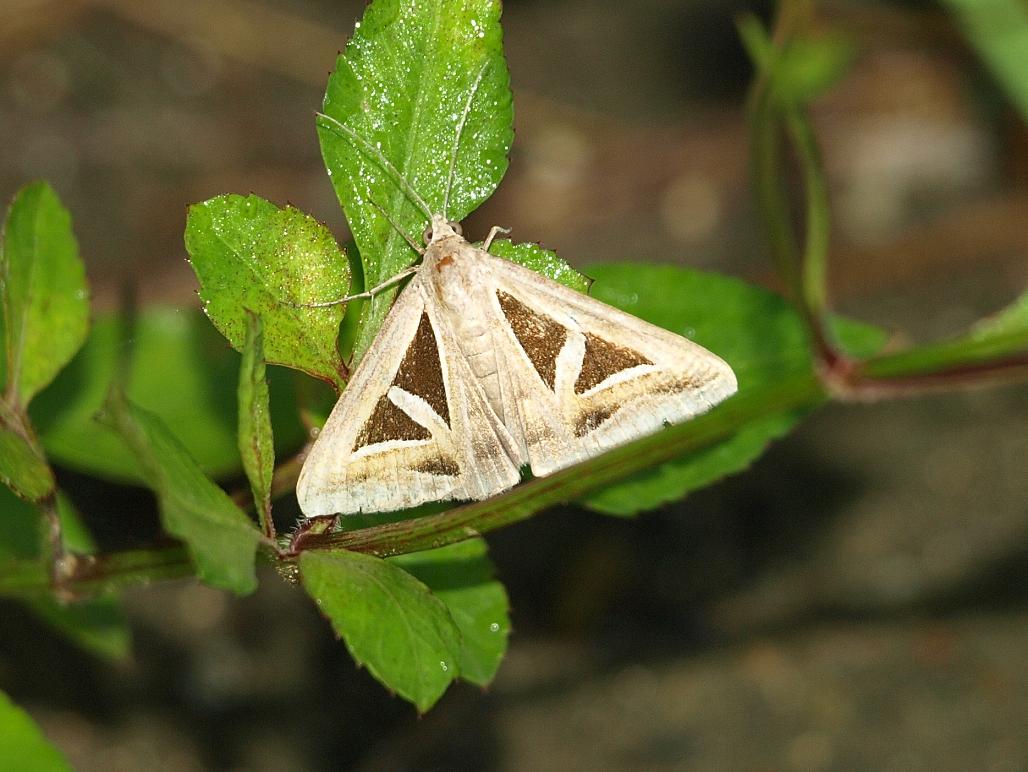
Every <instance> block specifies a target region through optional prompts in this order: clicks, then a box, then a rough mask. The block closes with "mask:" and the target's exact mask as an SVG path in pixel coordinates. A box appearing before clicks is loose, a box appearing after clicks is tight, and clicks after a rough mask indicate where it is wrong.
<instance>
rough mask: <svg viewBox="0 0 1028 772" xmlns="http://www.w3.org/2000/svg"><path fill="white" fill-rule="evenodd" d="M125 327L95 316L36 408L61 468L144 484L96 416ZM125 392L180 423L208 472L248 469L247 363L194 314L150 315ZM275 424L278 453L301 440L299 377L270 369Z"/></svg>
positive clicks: (183, 437)
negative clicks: (243, 405) (241, 438)
mask: <svg viewBox="0 0 1028 772" xmlns="http://www.w3.org/2000/svg"><path fill="white" fill-rule="evenodd" d="M120 341H121V338H120V333H119V329H118V321H117V319H115V318H114V317H113V316H101V317H100V318H99V319H97V321H96V324H95V325H94V326H93V330H92V332H91V333H90V336H89V340H88V341H87V342H86V345H85V346H84V347H83V349H82V351H80V352H79V354H78V356H76V357H75V359H74V360H72V362H71V364H70V365H69V366H68V367H66V368H65V369H64V371H63V372H61V374H60V375H58V376H57V379H56V380H55V381H54V383H53V384H52V385H51V386H50V388H48V389H46V390H44V391H43V392H42V393H41V394H40V395H39V397H38V398H37V399H36V400H35V401H34V402H33V405H32V407H31V409H30V413H31V415H32V419H33V422H34V423H35V425H36V427H37V429H38V431H39V434H40V439H41V441H42V443H43V446H44V447H45V448H46V451H47V454H48V455H49V456H50V458H52V459H53V460H54V461H55V462H57V463H59V464H62V465H64V466H68V467H71V468H74V469H78V470H80V471H83V472H86V473H89V474H94V475H100V476H102V477H109V478H113V479H115V480H119V481H132V482H140V481H142V480H143V476H142V473H141V471H140V466H139V461H138V458H137V457H136V456H135V454H134V453H132V452H131V451H130V450H129V449H128V448H126V447H125V445H124V443H123V442H122V441H121V440H120V439H119V438H118V437H117V435H116V434H115V433H114V432H112V431H110V430H108V429H107V428H106V427H104V426H102V425H100V424H98V423H97V422H96V421H95V420H94V419H93V417H94V416H95V415H96V414H97V413H98V412H99V411H100V409H101V407H102V406H103V401H104V397H105V396H106V394H107V390H108V388H109V386H110V383H111V378H112V376H113V375H114V371H115V363H116V360H117V357H118V352H119V346H120ZM132 346H133V353H132V366H131V372H130V374H129V383H128V396H129V398H130V399H131V400H132V401H133V402H135V403H136V404H138V405H140V406H142V407H145V408H146V409H148V410H150V411H152V412H154V413H156V414H157V415H158V416H160V417H161V419H162V420H163V421H164V423H165V424H166V425H168V426H170V427H174V433H175V436H176V437H178V439H179V440H180V441H181V442H182V444H183V445H185V446H186V447H187V448H188V449H189V452H190V453H191V454H192V455H193V457H194V458H195V459H196V460H197V462H198V463H199V464H200V466H201V468H202V469H203V470H204V472H205V473H207V474H209V475H211V476H213V477H222V476H226V475H230V474H238V473H239V471H240V470H241V468H242V467H241V462H240V457H239V447H238V442H237V435H236V428H237V427H236V418H237V416H238V408H237V405H236V387H237V384H238V373H239V363H240V357H239V355H238V354H236V353H235V352H234V351H233V350H232V349H231V348H230V347H229V346H228V345H227V344H226V343H225V340H224V338H222V337H221V336H220V335H218V333H217V332H216V331H215V330H214V329H213V328H212V327H211V325H210V323H209V322H208V321H207V320H206V319H204V318H203V315H202V314H200V313H199V312H197V311H193V310H176V309H171V308H162V307H157V306H155V307H149V308H146V309H143V310H142V311H141V312H140V314H139V317H138V318H137V320H136V325H135V337H134V340H133V341H132ZM267 375H268V381H269V386H270V389H271V395H272V399H271V405H272V412H271V419H272V424H273V426H274V431H275V438H276V440H277V441H278V443H279V445H278V449H279V452H280V453H283V454H285V453H287V452H291V451H294V450H295V449H296V448H299V447H300V445H301V444H302V443H303V441H304V434H303V430H302V428H301V427H300V425H299V423H298V421H297V417H296V410H295V407H294V405H295V404H296V397H295V388H294V382H293V381H294V377H293V374H292V373H290V372H289V371H288V370H283V369H281V368H270V369H269V370H268V373H267Z"/></svg>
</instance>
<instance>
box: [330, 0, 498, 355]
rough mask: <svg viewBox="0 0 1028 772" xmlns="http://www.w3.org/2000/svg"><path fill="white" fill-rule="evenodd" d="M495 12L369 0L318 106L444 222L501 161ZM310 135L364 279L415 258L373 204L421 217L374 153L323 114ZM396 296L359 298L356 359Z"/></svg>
mask: <svg viewBox="0 0 1028 772" xmlns="http://www.w3.org/2000/svg"><path fill="white" fill-rule="evenodd" d="M499 20H500V3H499V0H468V1H467V2H464V3H460V4H454V3H450V2H445V0H424V2H418V3H410V2H406V0H375V2H373V3H371V4H370V5H369V6H368V8H367V10H366V11H365V13H364V18H363V19H362V20H361V22H360V24H359V26H358V28H357V30H356V32H355V33H354V35H353V38H352V39H351V40H350V42H349V43H348V44H347V46H346V50H345V51H344V52H343V53H341V54H340V55H339V58H338V60H337V61H336V69H335V72H333V73H332V76H331V77H330V78H329V82H328V89H327V91H326V93H325V101H324V106H323V109H324V112H325V114H326V115H328V116H329V117H330V118H331V119H333V120H334V121H338V122H339V123H342V124H343V125H345V126H346V127H348V128H349V129H350V130H352V131H353V132H355V133H356V134H357V135H358V136H359V137H361V138H362V139H363V140H364V141H365V142H367V143H369V144H370V145H371V146H373V147H374V148H376V149H377V150H378V151H380V152H381V154H382V155H384V156H385V158H387V159H388V160H389V161H390V163H391V164H392V166H393V167H395V168H396V169H397V170H398V171H399V173H400V174H401V175H403V177H404V178H406V179H407V180H408V182H409V183H410V185H411V186H412V187H413V189H414V190H416V191H417V193H418V194H419V195H420V196H421V198H422V199H423V200H424V201H425V202H426V203H427V205H428V207H429V208H430V209H431V210H432V212H442V211H443V209H444V208H445V209H446V212H445V214H446V215H447V217H449V218H450V219H451V220H461V219H462V218H464V217H465V216H467V215H468V214H469V213H470V212H471V211H473V210H474V209H475V208H476V207H478V206H479V204H481V203H482V202H483V201H484V200H485V199H486V198H488V197H489V195H490V194H491V193H492V192H493V190H494V189H495V188H496V186H497V185H498V184H499V182H500V179H501V178H502V177H503V174H504V172H505V171H506V169H507V152H508V151H509V149H510V145H511V141H512V140H513V108H512V104H511V94H510V89H509V86H508V74H507V65H506V62H505V61H504V58H503V48H502V33H501V30H500V24H499ZM469 100H470V112H467V110H466V108H467V105H468V104H469ZM465 115H466V121H465ZM462 121H465V122H464V123H463V126H462ZM462 128H463V130H462ZM458 133H459V134H460V143H459V145H458V144H457V142H456V140H457V137H458ZM318 136H319V137H320V138H321V151H322V155H323V156H324V159H325V166H326V167H327V169H328V173H329V175H331V177H332V184H333V185H334V186H335V190H336V195H337V196H338V197H339V201H340V203H341V204H342V206H343V210H344V211H345V213H346V219H347V222H348V223H349V224H350V230H351V232H352V233H353V237H354V240H355V241H356V242H357V246H358V248H359V250H360V255H361V260H362V261H363V267H364V283H365V286H366V287H373V286H375V285H377V284H379V283H381V282H382V281H384V280H386V279H389V278H391V277H392V276H395V275H396V274H397V273H399V272H400V271H401V270H402V269H404V268H406V267H407V266H408V265H410V264H411V263H412V262H414V260H415V259H416V258H417V255H416V254H415V253H414V251H413V250H411V248H410V247H409V246H408V245H407V243H406V242H405V241H404V239H403V237H401V236H400V235H399V234H398V233H397V232H396V230H395V228H394V227H393V226H392V225H391V224H390V223H389V221H388V219H387V218H386V217H385V216H383V214H382V213H381V211H379V209H378V208H376V207H381V209H383V210H385V211H386V212H388V213H389V215H390V217H391V218H392V219H393V220H394V221H395V222H396V223H397V224H398V225H399V226H400V227H401V228H403V229H404V230H405V231H406V232H407V234H408V235H410V236H411V237H412V238H414V239H419V238H420V236H421V233H422V230H423V229H424V228H425V226H426V225H427V223H428V220H427V217H426V215H425V213H424V212H422V211H420V209H419V208H418V207H417V206H415V204H414V203H413V202H411V200H410V196H409V195H408V194H407V193H406V192H405V191H404V190H403V189H402V188H401V187H400V186H399V185H398V184H397V182H396V180H395V178H394V176H393V175H392V174H391V173H390V172H389V171H387V170H386V169H384V168H383V166H382V164H381V163H380V161H379V160H377V159H376V158H375V157H374V154H372V153H369V152H368V150H367V149H366V148H365V147H363V146H361V144H359V143H357V142H355V140H354V139H352V138H351V137H350V136H349V135H347V134H346V133H345V132H344V131H342V130H341V129H339V127H338V126H337V125H334V123H333V121H332V120H325V119H324V118H321V119H319V120H318ZM455 147H456V149H457V152H456V163H455V164H454V165H453V166H454V175H453V185H452V190H451V191H450V195H449V200H448V201H446V186H447V178H448V176H449V171H450V167H451V159H452V158H453V154H454V148H455ZM444 204H445V207H444ZM394 295H395V291H384V292H382V293H380V294H379V295H376V297H375V298H374V299H373V300H372V301H371V302H370V303H368V305H367V306H366V307H365V315H364V324H363V327H362V329H361V331H360V333H359V336H358V339H357V342H356V344H355V347H354V353H355V357H356V359H359V358H360V357H361V356H362V355H363V353H364V351H366V350H367V348H368V346H369V345H370V343H371V341H372V340H373V339H374V337H375V335H376V333H377V332H378V328H379V327H380V326H381V323H382V320H383V319H384V318H385V314H386V312H387V311H388V310H389V306H390V304H391V303H392V299H393V297H394Z"/></svg>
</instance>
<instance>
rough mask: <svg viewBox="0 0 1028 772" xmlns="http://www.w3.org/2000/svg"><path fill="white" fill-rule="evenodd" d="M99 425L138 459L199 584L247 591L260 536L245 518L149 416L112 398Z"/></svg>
mask: <svg viewBox="0 0 1028 772" xmlns="http://www.w3.org/2000/svg"><path fill="white" fill-rule="evenodd" d="M104 421H105V422H106V423H108V424H109V425H110V426H111V427H113V428H114V429H115V430H116V431H117V432H118V433H119V434H120V435H121V437H122V438H123V439H124V440H125V443H126V444H127V445H128V446H129V448H130V449H131V450H132V452H133V453H135V454H136V456H137V457H138V458H139V462H140V466H141V467H142V469H143V473H144V475H145V476H146V478H147V484H148V485H149V486H150V487H151V488H152V489H153V490H154V492H155V493H156V494H157V499H158V501H159V503H160V509H161V521H162V522H163V524H164V528H165V530H167V532H168V533H170V534H171V535H172V536H176V537H178V538H179V539H181V540H182V541H183V542H185V544H186V547H187V548H188V550H189V554H190V557H191V558H192V560H193V562H194V564H195V565H196V572H197V576H198V577H199V578H200V580H201V581H203V582H205V583H206V584H209V585H211V586H212V587H220V588H222V589H225V590H231V591H232V592H234V593H236V594H238V595H246V594H248V593H250V592H252V591H253V590H254V589H255V588H256V587H257V575H256V572H255V569H254V561H255V556H256V551H257V545H258V543H259V542H260V541H261V534H260V532H259V531H258V530H257V529H256V527H255V526H254V524H253V522H252V521H251V520H250V518H248V517H247V516H246V514H245V513H244V512H243V511H242V510H241V509H239V507H237V506H236V505H235V503H234V502H233V501H232V499H231V498H229V496H228V494H227V493H225V491H223V490H222V489H221V488H219V487H218V486H217V485H215V484H214V483H212V482H211V481H210V480H209V479H208V478H207V477H206V476H205V475H204V473H203V471H202V470H201V469H200V467H199V466H197V463H196V461H194V460H193V458H192V456H190V455H189V451H187V450H186V449H185V448H184V447H183V446H182V443H181V442H179V441H178V439H176V437H175V435H174V434H172V433H171V431H170V430H169V429H168V427H167V426H165V424H164V422H163V421H162V420H161V419H160V418H159V417H158V416H157V415H155V414H154V413H151V412H150V411H149V410H145V409H143V408H141V407H139V406H137V405H134V404H132V403H131V402H128V401H123V400H119V399H112V400H110V401H109V402H108V406H107V410H106V414H105V416H104Z"/></svg>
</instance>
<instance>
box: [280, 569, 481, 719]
mask: <svg viewBox="0 0 1028 772" xmlns="http://www.w3.org/2000/svg"><path fill="white" fill-rule="evenodd" d="M300 577H301V579H302V581H303V585H304V587H305V588H306V589H307V593H308V594H309V595H310V596H311V597H312V598H314V602H315V603H317V604H318V608H319V609H320V610H321V613H322V614H324V615H325V616H326V617H328V620H329V622H331V623H332V628H333V629H334V630H335V631H336V634H337V635H339V636H340V637H341V638H342V639H343V641H344V642H345V643H346V647H347V649H349V650H350V654H351V655H352V656H353V658H354V660H355V661H356V662H357V663H358V664H361V665H364V666H366V667H367V668H368V672H370V673H371V674H372V675H373V676H374V677H375V678H376V679H378V680H379V681H380V682H381V683H382V684H383V685H384V686H386V687H387V688H389V689H391V690H393V691H395V692H396V693H397V694H399V695H400V696H401V697H403V698H404V699H405V700H408V701H410V702H412V703H414V705H415V706H416V707H417V708H418V710H419V711H421V712H424V711H426V710H428V709H429V708H431V707H432V706H433V705H434V704H435V702H436V700H438V699H439V698H440V697H441V696H442V694H443V692H445V691H446V687H447V686H449V685H450V682H451V681H452V680H453V679H454V678H456V677H457V676H458V675H460V672H459V670H458V662H459V661H460V657H461V648H460V633H459V632H458V630H457V627H456V626H455V624H454V621H453V619H452V618H451V617H450V614H449V612H448V611H447V609H446V606H445V605H444V604H443V602H442V601H441V600H440V599H439V598H437V597H435V596H434V595H433V594H432V592H431V591H430V590H429V589H428V587H426V586H425V585H424V584H422V583H421V582H420V581H418V580H417V579H415V578H414V577H413V576H411V575H410V574H409V573H407V572H406V571H404V570H403V569H402V568H400V567H398V566H395V565H392V564H391V563H389V562H387V561H385V560H381V559H379V558H375V557H371V556H370V555H362V554H360V553H357V552H330V553H329V552H315V551H308V552H304V553H303V554H302V555H301V556H300Z"/></svg>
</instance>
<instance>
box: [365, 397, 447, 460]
mask: <svg viewBox="0 0 1028 772" xmlns="http://www.w3.org/2000/svg"><path fill="white" fill-rule="evenodd" d="M431 438H432V433H431V432H430V431H429V430H428V429H426V428H425V427H424V426H422V425H421V424H419V423H417V422H415V421H414V420H413V419H412V418H411V417H410V416H409V415H407V414H406V413H404V412H403V411H402V410H400V408H398V407H397V406H396V405H394V404H393V403H392V401H390V399H389V397H388V396H387V395H385V394H383V395H382V396H381V397H379V398H378V403H377V404H376V405H375V412H373V413H372V414H371V418H369V419H368V421H367V423H365V424H364V426H362V427H361V430H360V432H359V433H358V434H357V439H356V441H354V443H353V449H354V450H359V449H360V448H363V447H364V446H365V445H374V444H376V443H379V442H388V441H389V440H428V439H431Z"/></svg>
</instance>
